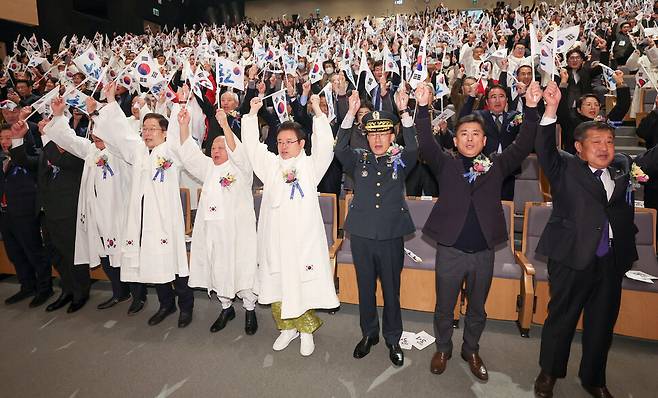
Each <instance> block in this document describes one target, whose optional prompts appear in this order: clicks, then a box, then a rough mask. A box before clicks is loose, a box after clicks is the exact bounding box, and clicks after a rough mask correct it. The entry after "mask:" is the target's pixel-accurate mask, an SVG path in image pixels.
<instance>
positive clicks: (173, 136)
mask: <svg viewBox="0 0 658 398" xmlns="http://www.w3.org/2000/svg"><path fill="white" fill-rule="evenodd" d="M114 90H115V85H114V83H112V84H109V85H107V86H106V87H104V88H103V91H104V93H105V98H107V99H108V104H107V105H106V106H105V107H103V109H101V110H100V112H99V115H98V116H93V118H92V120H93V121H94V123H95V124H96V128H95V130H94V131H95V133H94V134H95V135H96V136H97V137H99V138H100V139H102V140H103V141H104V142H105V145H107V146H108V148H109V149H110V152H112V153H114V154H115V155H116V156H119V157H121V158H122V159H123V160H124V161H126V162H127V163H128V164H129V165H130V169H131V171H130V172H131V174H132V177H131V178H132V182H131V184H132V185H131V187H130V191H129V192H130V193H129V195H128V197H127V203H125V207H126V208H127V213H126V225H125V229H124V231H123V236H122V241H121V242H120V245H121V280H123V281H128V282H141V283H153V284H155V285H156V292H157V293H158V300H159V301H160V309H159V310H158V312H156V313H155V315H153V316H152V317H151V318H150V319H149V321H148V323H149V325H157V324H159V323H160V322H162V321H163V320H164V319H165V318H166V317H167V316H169V315H170V314H173V313H174V312H176V296H178V307H179V308H180V315H179V318H178V327H180V328H182V327H186V326H187V325H189V324H190V322H192V310H193V307H194V295H193V292H192V289H191V288H190V287H189V286H188V285H187V281H188V275H189V269H188V265H187V253H186V250H185V226H184V224H183V214H182V211H181V208H182V205H181V198H180V191H179V187H180V183H179V175H180V169H181V167H182V164H181V161H180V158H179V157H178V150H177V148H178V147H179V146H180V139H179V137H178V131H176V130H175V129H171V130H170V131H168V129H167V128H168V125H169V123H168V121H167V119H166V118H165V117H164V116H162V115H159V114H156V113H149V114H148V115H146V116H144V122H143V125H142V139H141V140H140V139H139V137H138V136H137V135H135V133H134V131H133V130H132V129H131V128H130V126H129V124H128V122H127V120H126V117H125V115H124V114H123V112H122V111H121V108H120V107H119V105H118V104H117V103H116V101H114ZM95 108H96V102H95V101H93V100H88V101H87V110H88V111H89V112H90V113H91V114H93V113H94V111H95ZM167 137H169V140H166V138H167ZM172 284H173V286H172Z"/></svg>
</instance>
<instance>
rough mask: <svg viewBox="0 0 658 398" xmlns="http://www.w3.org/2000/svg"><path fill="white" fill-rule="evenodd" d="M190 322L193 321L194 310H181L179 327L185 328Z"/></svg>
mask: <svg viewBox="0 0 658 398" xmlns="http://www.w3.org/2000/svg"><path fill="white" fill-rule="evenodd" d="M190 323H192V311H190V312H184V311H181V312H180V315H178V327H179V328H184V327H186V326H187V325H189V324H190Z"/></svg>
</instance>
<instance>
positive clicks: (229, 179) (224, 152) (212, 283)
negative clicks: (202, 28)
mask: <svg viewBox="0 0 658 398" xmlns="http://www.w3.org/2000/svg"><path fill="white" fill-rule="evenodd" d="M188 109H190V108H187V109H186V108H184V109H182V110H180V112H179V113H178V124H179V126H180V140H181V147H180V158H181V161H182V162H183V166H184V167H185V169H186V170H187V171H188V172H189V173H190V174H192V176H194V177H195V178H197V179H198V180H200V181H202V182H203V189H202V191H201V197H200V198H199V205H198V208H197V213H196V219H195V223H194V231H193V233H192V248H191V254H190V280H189V285H190V286H192V287H202V288H205V289H207V290H208V294H210V293H212V292H215V293H216V294H217V298H218V299H219V301H220V302H221V304H222V311H221V313H220V315H219V317H218V318H217V320H216V321H215V323H213V325H212V326H211V328H210V331H211V332H213V333H214V332H218V331H220V330H222V329H224V327H225V326H226V324H227V323H228V321H230V320H232V319H233V318H235V310H234V309H233V298H234V297H235V296H238V297H240V298H241V299H242V304H243V306H244V309H245V311H246V314H245V333H246V334H248V335H253V334H254V333H256V330H257V329H258V323H257V320H256V311H255V308H256V301H257V300H258V297H257V296H256V295H255V294H254V292H253V287H254V280H255V277H256V268H257V262H256V215H255V212H254V198H253V195H252V192H251V185H252V182H253V174H254V173H253V170H252V168H251V164H250V163H249V159H248V158H247V153H246V152H245V148H244V146H243V145H242V143H240V141H239V140H238V139H237V138H236V137H234V135H233V131H232V130H231V128H230V127H229V126H228V122H227V120H226V113H225V112H224V111H223V110H221V109H220V110H219V111H218V112H217V120H218V121H219V122H220V126H223V127H224V128H223V130H224V134H226V136H225V137H224V136H218V137H216V138H215V139H214V140H213V143H212V147H211V150H210V157H207V156H206V155H204V154H203V152H202V151H201V148H200V147H199V145H198V144H197V143H196V142H195V141H194V139H193V138H192V136H191V135H190V127H189V126H190V112H191V111H190V112H188ZM173 115H174V113H172V116H173ZM172 121H173V119H172Z"/></svg>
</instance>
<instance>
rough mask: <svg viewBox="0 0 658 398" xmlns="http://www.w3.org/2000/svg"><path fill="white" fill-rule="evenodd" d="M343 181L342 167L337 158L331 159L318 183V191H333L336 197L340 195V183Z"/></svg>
mask: <svg viewBox="0 0 658 398" xmlns="http://www.w3.org/2000/svg"><path fill="white" fill-rule="evenodd" d="M342 182H343V168H342V167H341V164H340V162H339V161H338V160H337V159H334V160H332V161H331V164H329V168H328V169H327V171H326V172H325V173H324V176H323V177H322V180H320V183H319V184H318V192H322V193H333V194H335V195H336V197H338V196H339V195H340V185H341V183H342Z"/></svg>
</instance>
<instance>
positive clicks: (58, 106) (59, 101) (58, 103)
mask: <svg viewBox="0 0 658 398" xmlns="http://www.w3.org/2000/svg"><path fill="white" fill-rule="evenodd" d="M90 99H91V97H89V98H88V99H87V102H89V100H90ZM91 100H92V101H93V99H91ZM94 102H96V101H94ZM50 109H51V110H52V111H53V116H62V115H63V114H64V110H65V109H66V102H64V98H62V97H59V96H58V97H55V98H53V100H52V101H51V103H50ZM87 109H88V110H89V112H93V111H92V110H91V109H90V108H89V103H87Z"/></svg>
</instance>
